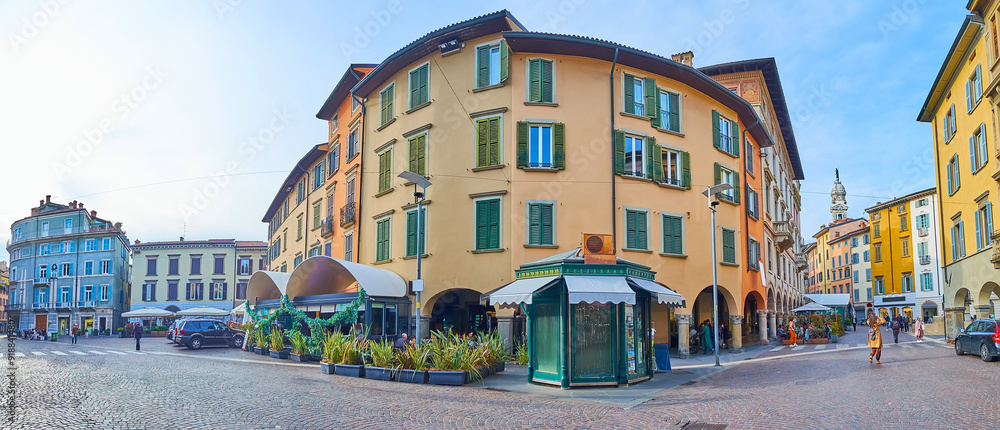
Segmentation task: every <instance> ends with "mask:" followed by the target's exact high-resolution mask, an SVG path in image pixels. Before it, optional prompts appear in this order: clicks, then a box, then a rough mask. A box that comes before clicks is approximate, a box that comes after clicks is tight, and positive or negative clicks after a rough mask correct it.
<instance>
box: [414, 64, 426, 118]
mask: <svg viewBox="0 0 1000 430" xmlns="http://www.w3.org/2000/svg"><path fill="white" fill-rule="evenodd" d="M429 70H430V65H429V64H424V65H422V66H420V67H417V68H416V69H413V70H411V71H410V109H413V108H416V107H419V106H422V105H424V104H426V103H428V101H429V98H428V97H429V96H428V86H427V84H428V76H427V75H428V71H429Z"/></svg>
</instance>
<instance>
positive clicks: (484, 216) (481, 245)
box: [476, 200, 490, 250]
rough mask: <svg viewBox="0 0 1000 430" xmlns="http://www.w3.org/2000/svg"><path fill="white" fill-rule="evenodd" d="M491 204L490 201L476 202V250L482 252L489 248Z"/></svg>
mask: <svg viewBox="0 0 1000 430" xmlns="http://www.w3.org/2000/svg"><path fill="white" fill-rule="evenodd" d="M488 203H489V202H488V201H485V200H483V201H478V202H476V249H477V250H482V249H486V248H487V246H488V239H487V238H488V234H489V226H488V223H489V219H490V217H489V213H488V212H489V204H488Z"/></svg>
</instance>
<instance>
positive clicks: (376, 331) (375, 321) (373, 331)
mask: <svg viewBox="0 0 1000 430" xmlns="http://www.w3.org/2000/svg"><path fill="white" fill-rule="evenodd" d="M382 307H383V304H382V303H377V302H372V325H371V326H370V327H369V329H370V330H369V332H368V334H369V335H371V336H382V328H383V327H384V325H383V321H382V317H383V308H382Z"/></svg>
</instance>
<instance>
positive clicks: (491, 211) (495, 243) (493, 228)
mask: <svg viewBox="0 0 1000 430" xmlns="http://www.w3.org/2000/svg"><path fill="white" fill-rule="evenodd" d="M493 249H501V240H500V199H486V200H478V201H476V250H477V251H483V250H493Z"/></svg>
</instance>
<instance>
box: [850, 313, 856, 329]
mask: <svg viewBox="0 0 1000 430" xmlns="http://www.w3.org/2000/svg"><path fill="white" fill-rule="evenodd" d="M851 325H852V326H853V327H854V331H858V317H857V316H856V315H855V316H854V318H853V319H852V320H851Z"/></svg>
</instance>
